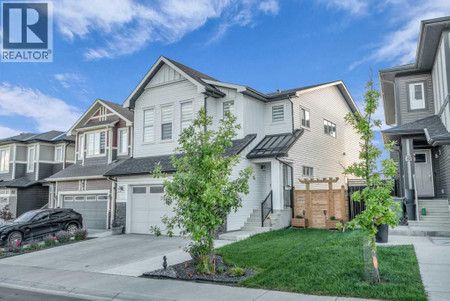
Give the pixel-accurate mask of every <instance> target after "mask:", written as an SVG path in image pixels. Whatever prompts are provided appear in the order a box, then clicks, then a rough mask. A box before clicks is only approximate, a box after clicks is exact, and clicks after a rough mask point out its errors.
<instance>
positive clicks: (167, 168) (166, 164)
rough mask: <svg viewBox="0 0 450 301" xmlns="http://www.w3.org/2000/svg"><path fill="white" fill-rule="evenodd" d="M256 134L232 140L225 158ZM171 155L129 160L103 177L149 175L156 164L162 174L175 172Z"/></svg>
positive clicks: (243, 146) (240, 148)
mask: <svg viewBox="0 0 450 301" xmlns="http://www.w3.org/2000/svg"><path fill="white" fill-rule="evenodd" d="M255 138H256V134H252V135H247V136H245V137H244V138H243V139H236V140H233V146H231V147H229V148H228V149H227V150H226V151H225V155H226V156H233V155H236V154H239V153H240V152H242V151H243V150H244V149H245V148H246V147H247V146H248V145H249V144H250V143H251V142H252V141H253V140H254V139H255ZM171 158H172V155H163V156H151V157H143V158H130V159H128V160H126V161H125V162H123V163H122V164H120V165H118V166H117V167H115V168H114V169H111V170H110V171H108V172H106V173H105V176H124V175H136V174H150V173H152V172H153V171H154V170H155V168H156V166H157V164H158V163H159V164H160V165H161V171H163V172H175V171H176V169H175V167H174V166H173V165H172V160H171Z"/></svg>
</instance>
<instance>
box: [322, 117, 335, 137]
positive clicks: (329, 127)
mask: <svg viewBox="0 0 450 301" xmlns="http://www.w3.org/2000/svg"><path fill="white" fill-rule="evenodd" d="M323 130H324V133H325V134H327V135H330V136H331V137H336V124H335V123H333V122H331V121H328V120H326V119H324V120H323Z"/></svg>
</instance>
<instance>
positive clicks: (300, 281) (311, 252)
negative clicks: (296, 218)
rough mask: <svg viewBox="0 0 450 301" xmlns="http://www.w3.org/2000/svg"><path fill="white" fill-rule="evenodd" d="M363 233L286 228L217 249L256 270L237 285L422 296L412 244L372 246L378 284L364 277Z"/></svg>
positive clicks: (230, 260)
mask: <svg viewBox="0 0 450 301" xmlns="http://www.w3.org/2000/svg"><path fill="white" fill-rule="evenodd" d="M362 241H363V232H362V231H360V230H355V231H346V232H345V233H342V232H337V231H336V232H330V231H326V230H313V229H306V230H305V229H288V230H279V231H272V232H267V233H263V234H258V235H255V236H252V237H251V238H249V239H246V240H243V241H240V242H237V243H233V244H231V245H227V246H225V247H222V248H220V249H218V250H217V253H218V254H220V255H222V256H223V257H224V259H225V262H226V263H227V264H230V265H236V266H240V267H246V268H250V269H254V270H257V271H259V273H258V274H256V275H255V276H254V277H250V278H247V279H245V280H243V281H242V282H241V283H240V284H241V285H243V286H247V287H259V288H267V289H272V290H282V291H292V292H298V293H306V294H315V295H332V296H351V297H360V298H374V299H391V300H408V301H409V300H426V295H425V291H424V288H423V285H422V280H421V278H420V273H419V266H418V264H417V259H416V254H415V252H414V248H413V246H397V247H378V249H377V250H378V263H379V271H380V275H381V277H382V278H383V283H382V284H378V285H370V284H369V283H367V282H365V280H364V268H363V250H362Z"/></svg>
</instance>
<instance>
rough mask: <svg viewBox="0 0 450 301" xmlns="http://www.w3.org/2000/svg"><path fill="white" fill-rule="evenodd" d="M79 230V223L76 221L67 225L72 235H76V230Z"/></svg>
mask: <svg viewBox="0 0 450 301" xmlns="http://www.w3.org/2000/svg"><path fill="white" fill-rule="evenodd" d="M77 230H78V225H77V224H76V223H70V224H68V225H67V232H69V233H70V235H74V234H75V232H77Z"/></svg>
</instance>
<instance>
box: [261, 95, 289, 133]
mask: <svg viewBox="0 0 450 301" xmlns="http://www.w3.org/2000/svg"><path fill="white" fill-rule="evenodd" d="M279 105H283V107H284V120H283V121H281V122H272V107H274V106H279ZM264 132H265V135H272V134H280V133H290V132H292V110H291V103H290V101H289V100H288V99H286V100H279V101H274V102H270V103H265V104H264Z"/></svg>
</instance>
